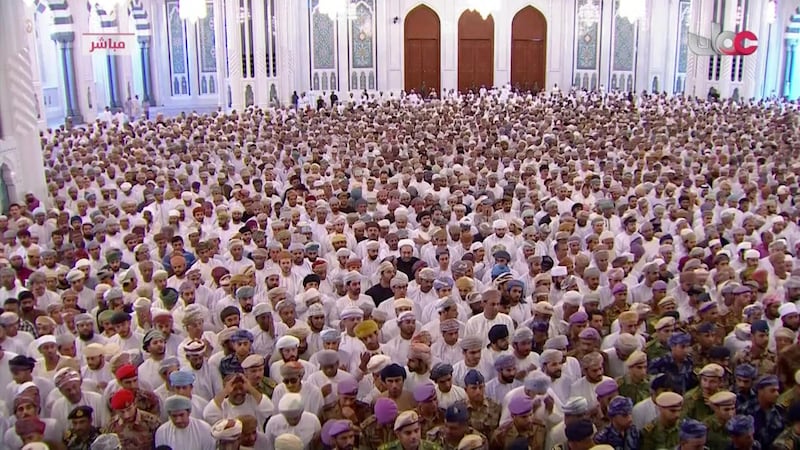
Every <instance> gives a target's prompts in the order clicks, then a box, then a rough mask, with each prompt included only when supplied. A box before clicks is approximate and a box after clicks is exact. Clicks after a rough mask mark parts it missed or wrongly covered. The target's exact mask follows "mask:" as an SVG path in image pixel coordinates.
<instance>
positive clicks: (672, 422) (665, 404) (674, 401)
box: [641, 392, 683, 449]
mask: <svg viewBox="0 0 800 450" xmlns="http://www.w3.org/2000/svg"><path fill="white" fill-rule="evenodd" d="M655 403H656V407H657V408H658V417H656V419H655V420H653V421H652V422H650V423H648V424H647V425H645V426H644V428H642V440H641V443H642V444H641V448H643V449H645V448H647V449H650V448H652V449H661V448H666V449H669V448H675V447H677V446H678V444H679V443H680V437H679V436H678V419H680V417H681V410H682V409H683V397H681V396H680V395H678V394H676V393H674V392H662V393H661V394H659V395H658V397H656V401H655Z"/></svg>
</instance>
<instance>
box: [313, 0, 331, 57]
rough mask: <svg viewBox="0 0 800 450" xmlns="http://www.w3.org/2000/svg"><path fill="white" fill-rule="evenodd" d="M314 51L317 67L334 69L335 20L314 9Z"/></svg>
mask: <svg viewBox="0 0 800 450" xmlns="http://www.w3.org/2000/svg"><path fill="white" fill-rule="evenodd" d="M312 28H313V33H312V34H313V36H314V43H313V52H314V68H315V69H333V68H335V61H336V55H335V51H336V43H335V42H334V39H335V38H336V34H335V33H334V28H333V20H331V18H330V17H328V16H327V15H325V14H320V13H319V12H318V11H314V14H313V15H312Z"/></svg>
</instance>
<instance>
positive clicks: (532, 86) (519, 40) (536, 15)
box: [511, 6, 547, 91]
mask: <svg viewBox="0 0 800 450" xmlns="http://www.w3.org/2000/svg"><path fill="white" fill-rule="evenodd" d="M546 69H547V20H545V18H544V15H543V14H542V13H541V12H540V11H539V10H538V9H536V8H534V7H532V6H526V7H525V8H522V9H521V10H520V11H519V12H518V13H517V14H516V15H515V16H514V20H513V21H512V22H511V87H512V88H514V89H519V90H523V91H528V90H530V91H536V90H541V89H546V88H547V86H546V84H545V83H546V76H547V75H546V74H547V72H546Z"/></svg>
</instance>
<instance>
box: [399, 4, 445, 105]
mask: <svg viewBox="0 0 800 450" xmlns="http://www.w3.org/2000/svg"><path fill="white" fill-rule="evenodd" d="M403 29H404V44H403V47H404V54H405V61H404V63H405V64H404V66H405V67H404V79H405V80H404V87H405V91H406V92H410V91H411V90H414V91H416V92H420V93H423V95H425V96H427V93H428V92H430V91H431V90H432V89H433V90H435V91H436V92H437V95H438V92H439V88H440V85H441V22H440V20H439V15H438V14H436V12H435V11H434V10H433V9H431V8H430V7H428V6H427V5H424V4H421V5H419V6H417V7H415V8H414V9H412V10H411V11H409V12H408V14H407V15H406V17H405V21H404V25H403ZM423 91H424V92H423Z"/></svg>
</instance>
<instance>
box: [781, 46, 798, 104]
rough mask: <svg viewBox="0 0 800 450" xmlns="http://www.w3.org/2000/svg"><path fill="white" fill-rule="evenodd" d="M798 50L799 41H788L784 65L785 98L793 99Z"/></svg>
mask: <svg viewBox="0 0 800 450" xmlns="http://www.w3.org/2000/svg"><path fill="white" fill-rule="evenodd" d="M796 48H797V41H795V40H794V39H787V40H786V63H785V64H784V73H783V83H784V84H783V96H784V97H785V98H791V97H792V72H793V71H794V64H795V57H794V55H795V52H796Z"/></svg>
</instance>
